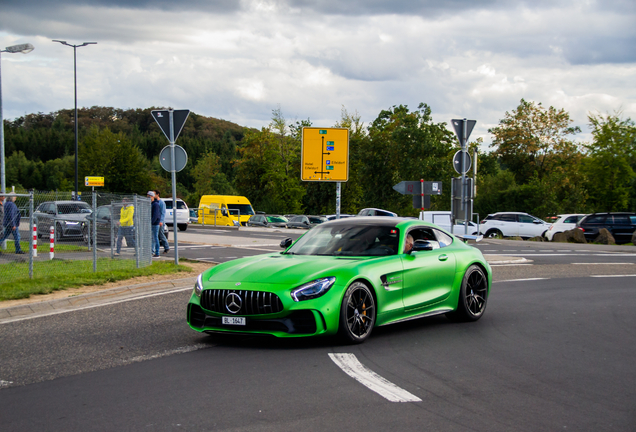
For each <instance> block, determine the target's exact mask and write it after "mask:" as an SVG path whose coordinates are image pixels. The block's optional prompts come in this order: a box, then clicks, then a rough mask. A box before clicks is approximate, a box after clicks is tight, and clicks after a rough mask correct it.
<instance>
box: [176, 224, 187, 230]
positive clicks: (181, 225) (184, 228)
mask: <svg viewBox="0 0 636 432" xmlns="http://www.w3.org/2000/svg"><path fill="white" fill-rule="evenodd" d="M177 228H179V231H185V230H187V229H188V225H187V224H178V225H177Z"/></svg>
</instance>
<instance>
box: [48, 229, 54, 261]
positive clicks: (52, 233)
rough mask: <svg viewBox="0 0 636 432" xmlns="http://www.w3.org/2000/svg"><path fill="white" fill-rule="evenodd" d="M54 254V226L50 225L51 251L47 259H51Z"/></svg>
mask: <svg viewBox="0 0 636 432" xmlns="http://www.w3.org/2000/svg"><path fill="white" fill-rule="evenodd" d="M53 256H55V228H54V227H51V251H50V252H49V259H50V260H52V259H53Z"/></svg>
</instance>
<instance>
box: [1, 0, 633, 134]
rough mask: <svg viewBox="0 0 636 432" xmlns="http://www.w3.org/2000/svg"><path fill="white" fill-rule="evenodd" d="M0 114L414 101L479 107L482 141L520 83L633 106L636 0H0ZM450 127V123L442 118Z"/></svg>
mask: <svg viewBox="0 0 636 432" xmlns="http://www.w3.org/2000/svg"><path fill="white" fill-rule="evenodd" d="M2 3H3V6H2V14H1V15H0V47H5V46H11V45H15V44H19V43H25V42H29V43H32V44H33V45H34V46H35V50H34V51H33V52H31V53H30V54H27V55H22V54H8V53H3V54H2V98H3V108H4V109H3V112H4V117H5V118H8V119H12V118H15V117H18V116H22V115H24V114H27V113H33V112H45V113H48V112H51V111H56V110H59V109H62V108H72V107H73V50H72V48H70V47H66V46H62V45H60V44H57V43H54V42H52V40H53V39H61V40H66V41H68V42H69V43H74V44H78V43H82V42H84V41H95V42H98V44H97V45H90V46H87V47H82V48H78V50H77V55H78V64H77V73H78V78H77V79H78V105H79V106H80V107H82V106H93V105H99V106H113V107H117V108H123V109H127V108H146V107H150V106H170V107H174V108H177V109H183V108H187V109H190V110H192V111H194V112H196V113H198V114H202V115H205V116H211V117H216V118H222V119H225V120H229V121H233V122H236V123H238V124H241V125H245V126H252V127H257V128H260V127H262V126H266V125H267V124H268V123H269V120H270V118H271V113H272V110H274V109H277V108H278V107H280V109H281V110H282V112H283V114H284V116H285V117H286V118H287V119H288V120H290V121H294V120H300V119H307V118H309V119H310V120H311V121H312V122H313V124H314V125H315V126H333V125H334V123H336V122H337V121H338V120H339V119H340V113H341V109H342V108H343V107H344V108H346V109H347V110H348V111H349V112H356V111H357V112H358V113H359V114H360V115H361V117H362V121H363V122H365V124H367V125H368V124H369V123H370V122H372V121H373V120H374V119H375V118H376V117H377V115H378V114H379V113H380V111H381V110H382V109H388V108H390V107H391V106H393V105H399V104H405V105H408V106H409V107H410V108H411V109H415V108H416V107H417V106H418V104H419V103H420V102H424V103H427V104H428V105H429V106H431V108H432V110H433V117H434V120H435V121H437V122H448V121H450V119H452V118H463V117H467V118H470V119H475V120H477V126H476V127H475V130H474V131H473V134H472V136H471V138H472V139H474V138H477V137H482V138H483V139H484V141H485V142H487V143H488V142H490V140H491V138H490V135H489V134H488V132H487V130H488V128H491V127H493V126H495V125H496V124H497V123H498V122H499V120H500V119H501V118H503V116H504V115H505V112H506V111H511V110H513V109H515V107H516V106H517V105H518V104H519V101H520V99H521V98H524V99H526V100H532V101H536V102H542V103H543V105H544V106H550V105H552V106H554V107H556V108H564V109H566V110H567V111H568V112H570V114H571V116H572V118H573V119H574V121H575V124H577V125H579V126H581V128H582V129H583V133H582V134H580V136H579V139H580V140H585V139H589V134H588V128H587V126H586V125H587V116H588V114H589V113H608V112H615V111H622V113H623V116H624V117H631V118H632V119H636V89H635V86H634V81H635V78H636V49H635V48H634V47H635V46H636V26H634V25H633V22H634V18H635V15H636V2H633V1H621V0H615V1H603V2H597V1H584V0H583V1H581V0H578V1H566V0H554V1H542V0H537V1H528V2H525V1H503V0H501V1H498V0H481V1H480V0H474V1H465V0H450V1H426V0H422V1H415V0H411V1H406V0H405V1H401V0H392V1H381V0H351V1H335V0H326V1H320V0H313V1H310V0H287V1H267V0H263V1H247V0H245V1H238V0H221V1H206V0H199V1H189V2H187V5H183V4H181V2H170V1H165V0H159V1H150V0H147V1H146V0H129V1H126V0H108V1H107V0H57V1H55V2H50V1H44V0H42V1H30V0H20V1H18V0H4V1H3V2H2ZM449 129H450V126H449Z"/></svg>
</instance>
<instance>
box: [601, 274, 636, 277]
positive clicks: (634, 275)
mask: <svg viewBox="0 0 636 432" xmlns="http://www.w3.org/2000/svg"><path fill="white" fill-rule="evenodd" d="M590 277H636V274H632V275H591V276H590Z"/></svg>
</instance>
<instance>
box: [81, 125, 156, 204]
mask: <svg viewBox="0 0 636 432" xmlns="http://www.w3.org/2000/svg"><path fill="white" fill-rule="evenodd" d="M79 176H80V177H85V176H100V177H101V176H103V177H104V183H105V184H104V190H105V191H109V192H124V193H137V194H140V195H145V193H146V192H147V191H148V190H149V189H154V188H153V186H154V185H153V184H152V182H151V177H150V164H149V163H148V160H147V159H146V158H145V157H144V155H143V154H142V153H141V151H140V150H139V148H137V147H136V146H135V145H133V143H132V141H131V140H130V139H129V138H127V137H126V136H124V134H123V133H121V132H119V133H118V134H114V133H112V132H111V131H110V129H108V128H106V129H101V130H100V129H99V127H98V126H93V127H91V129H90V131H89V132H88V134H87V135H86V136H85V137H84V138H83V139H82V141H81V142H80V144H79ZM80 184H81V182H80ZM81 189H84V190H87V189H88V188H87V187H81Z"/></svg>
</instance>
